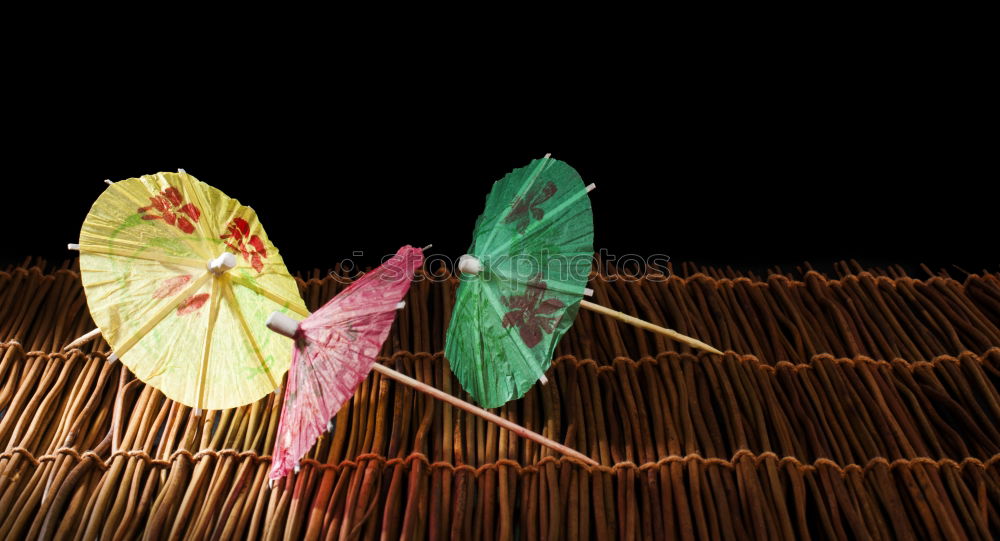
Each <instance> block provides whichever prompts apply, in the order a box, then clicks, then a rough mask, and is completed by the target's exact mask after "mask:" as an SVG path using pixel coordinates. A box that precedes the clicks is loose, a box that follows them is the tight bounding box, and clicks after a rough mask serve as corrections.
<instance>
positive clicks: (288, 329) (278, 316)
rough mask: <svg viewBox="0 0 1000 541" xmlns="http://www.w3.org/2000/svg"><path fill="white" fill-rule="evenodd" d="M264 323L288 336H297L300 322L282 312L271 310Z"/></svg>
mask: <svg viewBox="0 0 1000 541" xmlns="http://www.w3.org/2000/svg"><path fill="white" fill-rule="evenodd" d="M264 325H267V328H268V329H271V330H272V331H274V332H276V333H278V334H280V335H282V336H287V337H288V338H295V333H296V332H297V331H298V330H299V322H298V321H295V320H294V319H292V318H290V317H288V316H286V315H285V314H282V313H281V312H271V315H270V316H268V317H267V321H265V322H264Z"/></svg>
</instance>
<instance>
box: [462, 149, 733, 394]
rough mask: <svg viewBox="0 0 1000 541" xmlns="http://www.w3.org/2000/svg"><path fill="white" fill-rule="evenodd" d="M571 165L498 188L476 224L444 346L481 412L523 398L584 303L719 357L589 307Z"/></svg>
mask: <svg viewBox="0 0 1000 541" xmlns="http://www.w3.org/2000/svg"><path fill="white" fill-rule="evenodd" d="M592 188H593V185H591V186H589V187H585V186H584V184H583V180H582V179H581V178H580V175H579V174H578V173H577V172H576V170H574V169H573V168H572V167H570V166H569V165H567V164H566V163H564V162H561V161H559V160H554V159H551V158H549V156H548V155H546V156H545V157H544V158H542V159H541V160H535V161H532V162H531V164H529V165H528V166H527V167H522V168H520V169H516V170H514V171H513V172H511V173H510V174H508V175H507V176H506V177H504V178H503V179H501V180H499V181H498V182H496V183H494V185H493V190H492V191H491V192H490V195H489V196H488V197H487V198H486V210H485V211H483V214H482V215H481V216H480V217H479V220H478V221H477V222H476V228H475V232H474V233H473V241H472V246H471V247H470V248H469V253H468V254H466V255H464V256H462V258H461V259H460V260H459V265H458V266H459V270H460V271H461V283H460V284H459V287H458V293H457V298H456V301H455V308H454V311H453V312H452V317H451V323H450V325H449V327H448V334H447V337H446V341H445V357H446V358H447V359H448V361H449V363H450V364H451V370H452V372H454V373H455V376H456V377H458V381H459V382H460V383H461V384H462V387H464V388H465V390H466V391H468V393H469V394H470V395H472V397H473V399H475V400H476V401H477V402H479V403H480V404H482V405H483V406H485V407H498V406H501V405H503V404H505V403H506V402H507V401H509V400H512V399H515V398H520V397H521V396H523V395H524V394H525V393H526V392H528V389H530V388H531V386H532V385H534V384H535V382H536V381H539V380H541V381H542V383H545V375H544V374H545V370H547V369H548V367H549V365H550V364H551V362H552V353H553V352H554V350H555V347H556V344H557V343H558V342H559V339H560V338H562V336H563V334H565V333H566V331H567V330H569V328H570V326H572V325H573V320H574V319H575V318H576V313H577V311H578V310H579V308H580V307H581V306H582V307H584V308H588V309H591V310H595V311H598V312H601V313H604V314H607V315H610V316H612V317H615V318H616V319H619V320H621V321H624V322H626V323H629V324H633V325H638V326H640V327H642V328H645V329H648V330H653V331H655V332H660V333H662V334H666V335H668V336H670V337H671V338H674V339H677V340H680V341H683V342H686V343H688V344H691V345H693V346H695V347H700V348H702V349H705V350H707V351H711V352H713V353H718V354H721V353H722V352H720V351H718V350H716V349H715V348H712V347H711V346H708V345H707V344H704V343H702V342H700V341H698V340H695V339H693V338H689V337H687V336H684V335H682V334H679V333H677V332H676V331H672V330H670V329H665V328H663V327H659V326H656V325H653V324H652V323H649V322H645V321H642V320H640V319H637V318H634V317H632V316H628V315H626V314H622V313H621V312H617V311H614V310H611V309H609V308H606V307H603V306H600V305H596V304H593V303H590V302H588V301H585V300H583V297H584V294H585V293H588V290H587V289H586V285H587V279H588V277H589V274H590V269H591V265H592V263H593V252H594V217H593V213H592V211H591V208H590V198H589V196H588V195H587V194H588V192H589V191H590V190H591V189H592Z"/></svg>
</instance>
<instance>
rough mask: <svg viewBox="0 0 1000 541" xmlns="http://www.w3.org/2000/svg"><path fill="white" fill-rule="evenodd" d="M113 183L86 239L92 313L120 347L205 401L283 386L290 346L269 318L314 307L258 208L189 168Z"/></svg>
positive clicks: (172, 394)
mask: <svg viewBox="0 0 1000 541" xmlns="http://www.w3.org/2000/svg"><path fill="white" fill-rule="evenodd" d="M110 184H111V186H110V187H109V188H108V189H107V190H105V192H104V193H103V194H101V196H100V197H99V198H98V199H97V201H96V202H95V203H94V206H93V208H91V209H90V212H89V213H88V214H87V218H86V220H84V222H83V229H82V230H81V232H80V244H79V249H80V278H81V280H82V281H83V288H84V291H85V292H86V295H87V303H88V304H89V306H90V313H91V315H92V316H93V318H94V321H95V322H96V323H97V326H98V329H99V330H100V333H101V334H103V335H104V338H105V339H106V340H107V341H108V343H109V344H110V345H111V348H112V351H114V353H115V355H117V357H118V358H120V359H121V361H122V362H123V363H124V364H125V365H126V366H128V367H129V369H131V370H132V372H134V373H135V375H136V376H137V377H138V378H139V379H141V380H142V381H144V382H146V383H147V384H149V385H152V386H153V387H155V388H157V389H159V390H161V391H162V392H163V394H165V395H166V396H167V397H169V398H171V399H173V400H176V401H178V402H180V403H182V404H185V405H187V406H191V407H194V408H197V409H224V408H232V407H236V406H241V405H243V404H248V403H250V402H253V401H254V400H257V399H259V398H261V397H262V396H264V395H266V394H267V393H269V392H271V391H273V390H275V389H276V388H277V387H278V386H279V385H280V384H281V378H282V376H283V375H284V373H285V371H286V370H288V364H289V361H290V356H291V352H290V350H289V348H288V344H287V343H286V342H285V341H284V340H283V339H282V337H279V336H276V335H274V333H272V332H270V331H269V330H267V328H266V327H265V326H264V324H263V322H264V321H265V320H266V319H267V317H268V315H269V314H271V312H273V311H276V310H277V311H280V312H285V313H289V312H293V313H295V314H298V315H300V316H308V315H309V312H308V311H307V310H306V307H305V304H304V303H303V301H302V298H301V296H300V295H299V292H298V287H297V286H296V284H295V280H294V279H293V278H292V277H291V276H289V274H288V271H287V270H286V269H285V265H284V263H283V261H282V259H281V256H279V255H278V250H277V249H276V248H275V247H274V245H272V244H271V242H270V241H268V239H267V235H265V234H264V229H263V228H262V227H261V225H260V223H259V222H258V221H257V215H256V213H255V212H254V211H253V209H251V208H250V207H246V206H243V205H241V204H240V203H239V201H237V200H235V199H232V198H230V197H228V196H227V195H226V194H224V193H222V192H221V191H219V190H217V189H215V188H213V187H211V186H209V185H207V184H205V183H203V182H200V181H199V180H197V179H196V178H194V177H193V176H191V175H188V174H187V173H185V172H183V171H180V172H178V173H157V174H155V175H146V176H143V177H139V178H130V179H127V180H123V181H121V182H115V183H110ZM95 333H96V330H95ZM88 334H91V333H88ZM85 336H86V335H85ZM78 343H79V341H76V342H74V344H78Z"/></svg>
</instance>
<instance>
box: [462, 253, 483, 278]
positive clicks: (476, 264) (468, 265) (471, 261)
mask: <svg viewBox="0 0 1000 541" xmlns="http://www.w3.org/2000/svg"><path fill="white" fill-rule="evenodd" d="M458 270H460V271H462V272H464V273H467V274H479V273H480V272H483V263H482V261H479V260H478V259H476V257H475V256H473V255H469V254H465V255H463V256H462V257H460V258H458Z"/></svg>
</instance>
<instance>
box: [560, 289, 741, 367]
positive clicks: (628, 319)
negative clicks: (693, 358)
mask: <svg viewBox="0 0 1000 541" xmlns="http://www.w3.org/2000/svg"><path fill="white" fill-rule="evenodd" d="M580 306H582V307H584V308H586V309H587V310H593V311H594V312H598V313H601V314H604V315H606V316H611V317H613V318H615V319H617V320H618V321H621V322H622V323H628V324H629V325H634V326H636V327H639V328H640V329H646V330H647V331H653V332H655V333H659V334H662V335H665V336H669V337H670V338H673V339H674V340H677V341H678V342H684V343H685V344H688V345H689V346H691V347H696V348H698V349H703V350H705V351H707V352H709V353H715V354H716V355H723V353H722V352H721V351H719V350H717V349H715V348H713V347H712V346H710V345H708V344H706V343H704V342H702V341H701V340H696V339H694V338H691V337H690V336H684V335H683V334H681V333H679V332H677V331H675V330H672V329H668V328H666V327H660V326H659V325H653V324H652V323H650V322H648V321H643V320H641V319H639V318H637V317H632V316H630V315H628V314H625V313H622V312H619V311H617V310H612V309H610V308H607V307H604V306H601V305H600V304H594V303H592V302H590V301H580Z"/></svg>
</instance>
